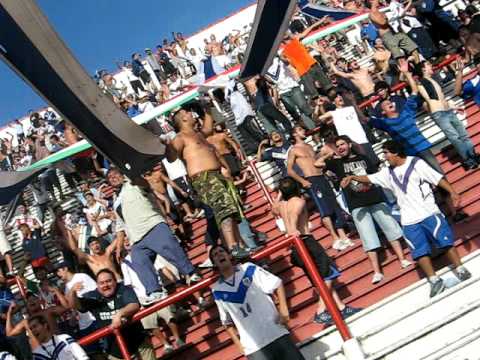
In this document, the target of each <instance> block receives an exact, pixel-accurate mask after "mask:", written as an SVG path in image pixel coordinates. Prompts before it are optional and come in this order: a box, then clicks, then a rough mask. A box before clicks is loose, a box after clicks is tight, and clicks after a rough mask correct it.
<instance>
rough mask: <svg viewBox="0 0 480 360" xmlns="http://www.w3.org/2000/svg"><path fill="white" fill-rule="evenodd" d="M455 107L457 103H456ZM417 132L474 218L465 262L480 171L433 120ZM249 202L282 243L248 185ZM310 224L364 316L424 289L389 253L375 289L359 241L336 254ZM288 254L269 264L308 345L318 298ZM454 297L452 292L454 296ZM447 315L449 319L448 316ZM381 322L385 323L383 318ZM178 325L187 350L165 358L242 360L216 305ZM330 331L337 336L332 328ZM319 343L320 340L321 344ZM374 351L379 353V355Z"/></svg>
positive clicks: (478, 239) (259, 222) (478, 223)
mask: <svg viewBox="0 0 480 360" xmlns="http://www.w3.org/2000/svg"><path fill="white" fill-rule="evenodd" d="M451 86H452V85H451V84H450V85H449V86H447V87H446V88H445V91H446V93H447V96H448V95H451ZM456 101H457V102H459V100H458V99H457V100H456ZM465 110H466V116H465V118H464V122H465V123H466V125H467V128H468V132H469V134H470V136H471V138H472V140H473V142H474V144H475V145H476V148H477V151H479V152H480V112H479V109H478V108H477V107H476V106H474V105H472V104H471V103H470V104H468V106H467V108H466V109H465ZM419 126H420V128H421V130H422V131H423V132H424V134H425V135H427V136H428V137H429V139H430V140H431V141H432V142H434V143H435V152H436V153H437V159H438V160H439V162H440V163H441V165H442V168H443V169H444V171H445V173H446V176H447V179H448V180H449V181H450V182H451V183H452V184H453V186H454V187H455V189H456V190H457V191H458V192H459V193H460V194H461V196H462V208H463V210H464V211H465V212H466V213H467V214H469V215H470V216H471V217H470V218H469V219H467V220H466V221H464V222H462V223H459V224H455V225H454V230H455V235H456V241H455V246H456V247H457V249H458V251H459V252H460V255H461V256H467V255H468V254H470V253H473V252H474V251H476V250H478V249H480V230H479V229H480V214H479V210H480V206H479V203H478V200H479V198H480V195H479V190H480V186H479V185H478V183H479V180H480V171H478V170H476V171H469V172H467V173H466V172H465V171H464V170H463V168H462V167H461V166H460V165H459V163H458V158H456V156H455V155H454V152H453V149H452V147H451V146H445V144H446V143H445V138H444V136H443V134H441V132H440V131H439V129H438V127H436V125H435V124H433V122H432V120H431V118H430V117H429V116H426V114H421V115H420V120H419ZM379 146H380V145H377V146H376V148H377V150H379ZM257 167H258V169H259V171H260V172H261V174H262V177H264V179H265V182H266V183H267V184H270V185H273V184H274V183H275V182H276V180H277V178H278V174H277V171H276V170H275V169H274V168H272V165H271V164H265V163H260V164H258V166H257ZM245 202H246V204H248V205H249V210H248V211H247V212H246V215H247V218H248V219H249V220H250V222H251V224H252V225H253V227H254V228H255V229H256V230H258V231H262V232H265V233H266V234H267V235H268V239H269V244H272V243H275V242H278V241H280V240H281V239H283V236H284V235H283V234H282V233H281V232H280V231H279V230H278V229H277V227H276V223H275V219H274V217H273V216H272V215H271V214H270V212H269V207H268V203H267V201H266V199H265V197H264V196H263V193H262V191H261V190H260V187H259V186H258V185H257V184H255V183H250V184H249V185H248V186H247V197H246V201H245ZM310 223H311V226H312V230H313V234H314V236H315V238H316V239H317V240H318V241H319V242H320V243H321V244H322V245H323V247H324V248H325V249H326V250H327V253H328V254H329V255H330V256H331V257H332V258H334V259H335V262H336V264H337V265H338V267H339V268H340V269H341V270H342V276H341V277H340V281H339V282H338V284H337V286H336V288H337V291H338V292H339V294H340V296H341V297H342V299H343V300H344V301H345V302H346V303H347V304H349V305H350V306H354V307H362V308H366V310H365V311H366V312H368V313H370V307H371V306H374V305H375V304H378V303H379V302H381V301H382V300H385V299H386V298H387V297H389V296H392V295H394V294H397V293H398V292H399V291H402V290H403V289H405V288H406V287H407V286H409V285H412V284H415V283H417V282H419V281H420V283H423V288H425V286H426V285H425V282H424V280H421V278H422V276H423V275H422V274H421V272H420V270H419V269H418V267H416V266H412V267H409V268H407V269H401V268H400V265H399V263H398V261H397V260H396V258H395V257H394V255H393V252H392V251H391V249H389V248H387V249H386V250H385V251H384V253H383V254H382V255H381V263H382V268H383V271H384V274H385V279H384V280H383V281H382V282H380V283H379V284H377V285H372V284H371V276H372V271H371V270H370V266H369V262H368V259H367V257H366V255H365V253H364V252H363V250H362V247H361V244H360V241H359V239H354V241H355V246H354V247H351V248H349V249H347V250H344V251H342V252H338V251H336V250H334V249H332V248H331V242H332V241H331V238H330V237H329V235H328V234H327V232H326V230H325V229H324V228H323V227H322V226H321V224H320V218H319V216H318V215H317V214H315V213H314V214H313V215H312V216H311V218H310ZM193 230H194V236H193V238H192V242H191V246H190V248H189V251H188V253H189V256H190V258H191V259H192V261H193V262H194V264H199V263H201V262H202V261H203V260H205V258H206V249H205V246H204V244H203V233H204V231H205V223H204V221H198V222H197V223H195V224H194V227H193ZM404 251H405V253H406V254H407V256H408V253H409V250H408V249H407V248H406V247H405V249H404ZM289 253H290V251H289V250H287V249H285V250H281V251H278V252H276V253H274V254H272V255H271V256H270V257H268V260H267V263H268V268H269V270H270V271H273V272H274V273H275V274H277V275H279V276H280V277H281V278H282V279H283V280H284V284H285V286H286V292H287V296H288V303H289V306H290V309H291V321H290V323H289V325H290V328H291V330H292V334H293V336H294V338H295V339H296V340H297V342H299V343H300V344H302V345H303V344H308V343H309V342H308V341H309V340H308V339H311V338H312V336H314V334H318V333H319V331H321V330H322V326H320V325H317V324H315V323H313V322H312V318H313V315H314V313H315V309H316V303H317V295H316V292H315V290H314V289H313V288H312V285H311V284H310V282H309V280H308V279H307V277H306V276H305V274H304V273H303V271H302V270H300V269H298V268H295V267H292V265H291V264H290V261H289ZM435 265H436V267H437V268H441V267H442V266H444V265H445V259H443V258H442V257H439V256H437V257H436V258H435ZM477 274H478V272H477ZM204 275H208V272H205V273H204ZM415 286H419V285H414V287H415ZM473 286H474V285H473ZM452 291H453V292H454V291H455V290H452ZM423 292H425V290H423ZM447 294H448V293H447ZM424 295H425V294H424ZM425 296H427V295H425ZM425 296H424V298H425ZM427 297H428V296H427ZM472 300H473V299H472ZM388 312H392V314H391V316H395V312H394V311H393V310H392V308H389V310H388ZM363 313H364V312H361V313H360V314H359V315H357V316H362V314H363ZM472 314H473V313H472ZM446 315H448V314H447V313H446ZM372 316H377V315H372ZM452 316H453V315H452ZM378 317H379V318H382V317H383V315H381V316H378ZM367 323H368V322H367ZM180 325H181V329H182V331H183V332H184V333H185V334H186V342H187V345H186V346H185V347H184V348H182V349H180V350H178V351H176V352H175V353H174V354H172V355H169V356H167V358H170V357H171V358H180V357H185V358H188V359H221V360H230V359H240V358H242V356H241V355H239V353H238V351H237V349H236V348H235V347H234V345H233V343H232V342H231V341H230V339H229V338H228V335H227V334H226V332H225V331H224V330H223V329H222V327H221V325H220V323H219V320H218V314H217V312H216V309H215V306H214V305H210V306H209V307H208V308H207V309H206V310H205V311H202V312H200V313H197V314H195V315H194V316H193V317H192V318H191V319H189V320H187V321H184V322H182V323H181V324H180ZM328 331H333V328H332V329H331V330H328ZM475 335H476V333H475V332H473V333H472V334H470V336H472V337H475ZM379 336H382V335H379ZM317 338H318V337H317ZM317 338H315V339H317ZM402 339H403V337H402ZM320 341H322V340H321V339H320ZM454 345H455V344H452V348H453V347H455V346H454ZM374 350H375V349H374ZM374 350H372V351H374ZM159 351H161V347H159ZM375 351H376V352H377V353H378V352H379V351H380V350H375ZM408 351H410V350H408ZM322 352H323V351H321V352H320V353H318V354H316V357H314V356H308V358H309V359H314V358H315V359H316V358H318V359H321V358H322V357H321V353H322ZM160 354H161V353H159V355H160ZM432 356H433V355H432ZM377 358H379V357H377ZM380 358H381V357H380ZM392 359H393V357H392Z"/></svg>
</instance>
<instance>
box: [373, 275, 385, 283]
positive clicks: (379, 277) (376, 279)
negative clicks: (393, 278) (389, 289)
mask: <svg viewBox="0 0 480 360" xmlns="http://www.w3.org/2000/svg"><path fill="white" fill-rule="evenodd" d="M383 278H384V276H383V274H381V273H375V274H373V277H372V284H377V283H379V282H380V281H382V280H383Z"/></svg>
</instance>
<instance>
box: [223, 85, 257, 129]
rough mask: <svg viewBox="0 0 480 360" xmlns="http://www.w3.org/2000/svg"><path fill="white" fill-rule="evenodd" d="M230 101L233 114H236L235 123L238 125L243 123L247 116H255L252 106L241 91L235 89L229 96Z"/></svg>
mask: <svg viewBox="0 0 480 360" xmlns="http://www.w3.org/2000/svg"><path fill="white" fill-rule="evenodd" d="M229 101H230V107H231V108H232V112H233V115H234V116H235V125H237V126H238V125H240V124H242V123H243V121H244V120H245V118H246V117H247V116H255V112H254V111H253V109H252V106H251V105H250V104H249V103H248V101H247V99H245V96H243V95H242V94H241V93H240V91H233V92H232V93H231V94H230V96H229Z"/></svg>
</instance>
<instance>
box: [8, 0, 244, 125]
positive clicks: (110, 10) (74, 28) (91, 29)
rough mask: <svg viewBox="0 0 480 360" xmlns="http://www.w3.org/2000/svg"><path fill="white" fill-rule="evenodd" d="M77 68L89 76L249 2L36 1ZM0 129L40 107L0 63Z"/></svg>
mask: <svg viewBox="0 0 480 360" xmlns="http://www.w3.org/2000/svg"><path fill="white" fill-rule="evenodd" d="M37 1H38V4H39V5H40V7H41V8H42V10H43V12H44V13H45V14H46V15H47V17H48V18H49V20H50V22H51V23H52V24H53V26H54V28H55V29H56V31H57V32H58V33H59V34H60V36H61V37H62V38H63V40H64V41H65V42H66V44H67V45H68V46H69V47H70V49H72V51H73V53H74V54H75V55H76V56H77V58H78V59H79V61H80V63H82V64H83V66H84V67H85V68H86V69H87V71H88V72H90V73H93V72H94V71H95V70H96V69H109V70H114V69H115V65H114V61H115V60H126V59H129V57H130V54H132V53H133V52H135V51H143V49H145V48H146V47H154V46H155V45H157V44H159V43H160V42H161V41H162V39H164V38H166V37H169V38H171V32H172V31H175V32H182V33H183V34H184V35H188V34H191V33H194V32H196V31H197V30H200V29H201V28H203V27H205V26H207V25H209V24H211V23H213V22H215V21H217V20H219V19H221V18H222V17H224V16H226V15H228V14H231V13H233V12H235V11H236V10H238V9H240V8H241V7H243V6H247V5H250V4H251V3H253V1H252V0H173V1H171V0H128V1H127V0H116V1H114V0H81V1H73V0H66V1H58V0H37ZM0 84H1V85H0V86H1V88H2V91H1V92H0V94H1V95H0V125H3V124H5V123H7V122H9V121H11V120H12V119H14V118H17V117H21V116H23V115H24V114H26V112H27V111H28V110H29V109H36V108H39V107H41V106H44V105H45V102H44V101H43V100H42V99H41V98H40V97H39V96H37V95H36V93H35V92H34V91H33V90H31V88H30V87H29V86H28V85H26V84H25V83H24V82H23V81H22V80H21V79H20V78H19V77H18V76H17V75H16V74H14V73H13V72H12V71H11V70H10V69H9V68H8V67H7V66H6V65H5V64H4V63H3V62H2V61H0Z"/></svg>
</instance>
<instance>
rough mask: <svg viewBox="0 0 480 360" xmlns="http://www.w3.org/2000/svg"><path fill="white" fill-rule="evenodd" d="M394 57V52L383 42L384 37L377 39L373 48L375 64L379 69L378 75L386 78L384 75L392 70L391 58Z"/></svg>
mask: <svg viewBox="0 0 480 360" xmlns="http://www.w3.org/2000/svg"><path fill="white" fill-rule="evenodd" d="M391 57H392V53H391V52H390V51H389V50H387V48H386V47H385V45H384V44H383V40H382V38H376V39H375V45H374V48H373V60H374V61H375V65H376V67H377V69H378V70H379V73H378V74H377V75H379V76H381V77H382V78H384V76H385V75H386V74H387V73H388V70H390V58H391Z"/></svg>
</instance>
